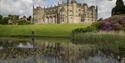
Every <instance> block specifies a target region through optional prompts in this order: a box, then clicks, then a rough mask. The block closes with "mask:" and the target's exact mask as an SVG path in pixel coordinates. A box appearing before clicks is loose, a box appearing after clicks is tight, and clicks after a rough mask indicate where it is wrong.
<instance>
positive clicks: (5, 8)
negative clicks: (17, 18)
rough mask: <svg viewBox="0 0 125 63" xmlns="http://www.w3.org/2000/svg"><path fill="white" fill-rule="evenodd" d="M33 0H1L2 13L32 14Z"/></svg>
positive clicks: (0, 8) (0, 12) (0, 11)
mask: <svg viewBox="0 0 125 63" xmlns="http://www.w3.org/2000/svg"><path fill="white" fill-rule="evenodd" d="M32 3H33V1H32V0H0V14H2V15H5V16H6V15H8V14H16V15H26V16H29V15H32V5H33V4H32Z"/></svg>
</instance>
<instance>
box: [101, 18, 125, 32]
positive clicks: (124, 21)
mask: <svg viewBox="0 0 125 63" xmlns="http://www.w3.org/2000/svg"><path fill="white" fill-rule="evenodd" d="M100 30H102V31H119V30H124V31H125V16H113V17H110V18H107V19H104V20H103V21H101V26H100Z"/></svg>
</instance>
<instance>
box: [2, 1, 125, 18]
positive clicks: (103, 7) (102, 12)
mask: <svg viewBox="0 0 125 63" xmlns="http://www.w3.org/2000/svg"><path fill="white" fill-rule="evenodd" d="M123 1H124V2H125V0H123ZM58 2H60V3H61V2H66V1H65V0H62V1H61V0H0V14H2V15H8V14H16V15H26V16H29V15H32V6H33V4H34V5H35V6H41V7H44V6H45V5H48V7H50V6H51V5H57V3H58ZM78 2H79V3H87V4H89V6H90V5H97V6H98V16H99V18H101V17H103V18H107V17H109V16H111V10H112V8H113V7H114V6H115V2H116V0H112V1H110V0H78ZM46 7H47V6H46Z"/></svg>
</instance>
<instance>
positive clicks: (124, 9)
mask: <svg viewBox="0 0 125 63" xmlns="http://www.w3.org/2000/svg"><path fill="white" fill-rule="evenodd" d="M120 14H125V5H124V2H123V0H117V1H116V6H115V7H114V8H113V9H112V16H113V15H120Z"/></svg>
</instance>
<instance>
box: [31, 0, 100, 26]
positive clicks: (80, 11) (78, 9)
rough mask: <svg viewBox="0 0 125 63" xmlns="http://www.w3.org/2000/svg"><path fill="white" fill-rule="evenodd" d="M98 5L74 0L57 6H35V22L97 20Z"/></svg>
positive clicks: (54, 22) (52, 22)
mask: <svg viewBox="0 0 125 63" xmlns="http://www.w3.org/2000/svg"><path fill="white" fill-rule="evenodd" d="M97 12H98V11H97V7H95V6H90V7H89V6H88V5H87V4H81V3H78V2H77V1H75V0H72V1H71V2H69V4H67V3H62V4H58V5H56V6H52V7H48V8H42V7H40V6H39V7H36V8H33V22H34V24H63V23H64V24H65V23H85V22H87V23H88V22H90V23H92V22H94V21H96V20H97Z"/></svg>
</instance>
